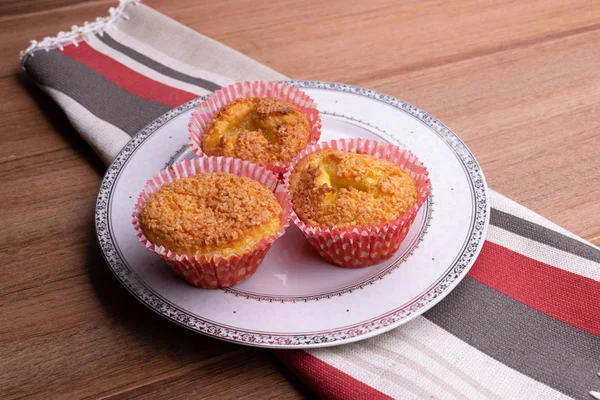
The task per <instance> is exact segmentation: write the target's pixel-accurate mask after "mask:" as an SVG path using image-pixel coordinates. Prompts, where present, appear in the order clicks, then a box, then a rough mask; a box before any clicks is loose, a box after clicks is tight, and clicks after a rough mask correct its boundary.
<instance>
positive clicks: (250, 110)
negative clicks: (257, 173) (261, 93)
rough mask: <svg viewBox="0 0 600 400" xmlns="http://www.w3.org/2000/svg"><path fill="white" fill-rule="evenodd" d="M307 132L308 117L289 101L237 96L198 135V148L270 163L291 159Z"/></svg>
mask: <svg viewBox="0 0 600 400" xmlns="http://www.w3.org/2000/svg"><path fill="white" fill-rule="evenodd" d="M310 135H311V126H310V123H309V122H308V118H306V115H304V114H303V113H302V112H301V111H300V110H298V109H297V108H296V107H295V106H293V105H291V104H289V103H286V102H283V101H280V100H277V99H273V98H270V97H253V98H249V99H237V100H235V101H233V102H231V103H229V104H227V105H225V106H224V107H223V108H222V109H221V110H220V111H219V112H218V113H217V114H216V115H215V117H214V118H213V120H212V122H211V123H210V125H209V126H208V128H207V131H206V134H204V135H203V136H202V150H203V151H204V152H205V153H206V154H208V155H211V156H228V157H237V158H242V159H244V160H248V161H252V162H257V163H262V164H271V165H272V164H277V163H279V162H285V161H290V160H291V159H292V158H294V157H295V156H296V155H297V154H298V153H299V152H300V151H301V150H302V149H304V148H305V147H306V145H307V144H308V141H309V139H310Z"/></svg>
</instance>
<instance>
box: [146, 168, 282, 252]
mask: <svg viewBox="0 0 600 400" xmlns="http://www.w3.org/2000/svg"><path fill="white" fill-rule="evenodd" d="M280 213H281V206H280V205H279V203H278V202H277V199H276V198H275V196H274V195H273V193H272V192H271V191H270V190H269V189H268V188H267V187H265V186H263V185H261V184H260V183H259V182H258V181H255V180H254V179H250V178H247V177H243V176H237V175H233V174H229V173H225V172H213V173H204V174H198V175H195V176H192V177H187V178H183V179H178V180H176V181H174V182H172V183H169V184H166V185H164V186H163V187H162V188H160V190H158V191H157V192H155V193H154V194H152V196H151V197H150V198H149V199H148V200H147V201H146V204H145V205H144V207H143V209H142V220H141V226H142V230H143V231H144V234H145V235H146V237H147V238H148V239H149V240H150V241H151V242H152V243H154V244H157V245H162V246H164V247H166V248H167V249H169V250H171V251H173V252H176V253H178V254H190V255H191V254H197V255H199V254H219V255H224V256H227V255H230V254H233V253H237V254H241V253H243V252H245V251H246V250H247V249H249V248H251V247H252V246H254V245H255V244H256V243H257V242H259V241H260V240H261V239H263V238H267V237H269V236H270V235H272V234H273V233H275V232H277V231H278V230H279V228H280V227H281V222H280V219H279V215H280Z"/></svg>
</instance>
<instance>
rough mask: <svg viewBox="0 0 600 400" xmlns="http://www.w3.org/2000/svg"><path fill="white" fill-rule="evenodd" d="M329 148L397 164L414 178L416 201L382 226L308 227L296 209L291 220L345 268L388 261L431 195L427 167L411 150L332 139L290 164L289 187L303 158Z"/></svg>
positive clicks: (326, 255)
mask: <svg viewBox="0 0 600 400" xmlns="http://www.w3.org/2000/svg"><path fill="white" fill-rule="evenodd" d="M329 148H333V149H338V150H344V151H350V152H355V153H360V154H369V155H372V156H375V157H377V158H381V159H384V160H388V161H390V162H392V163H394V164H396V165H397V166H399V167H400V168H402V169H403V170H404V171H406V172H407V173H409V174H410V176H412V177H413V179H414V180H415V182H416V186H417V201H416V203H415V204H414V205H413V206H411V207H410V208H409V209H408V210H407V211H406V212H405V213H404V214H403V215H402V216H401V217H400V218H398V219H396V220H394V221H391V222H388V223H385V224H379V225H377V224H373V225H371V226H363V227H345V228H344V227H341V228H336V227H334V228H328V227H319V226H309V225H307V224H305V223H304V222H302V220H300V218H299V217H298V215H297V214H296V212H295V211H294V210H293V208H292V220H293V221H294V223H295V224H296V225H297V226H298V228H300V230H301V231H302V232H303V233H304V236H306V239H307V240H308V242H309V243H310V244H311V246H312V247H313V248H314V249H315V251H316V252H317V253H319V255H320V256H321V257H322V258H323V259H324V260H326V261H327V262H329V263H332V264H335V265H338V266H340V267H346V268H360V267H366V266H369V265H372V264H377V263H380V262H382V261H385V260H387V259H388V258H390V257H391V256H393V255H394V253H396V251H397V250H398V248H399V247H400V244H401V243H402V241H403V240H404V238H405V237H406V235H407V234H408V231H409V230H410V227H411V226H412V224H413V222H414V220H415V217H416V215H417V212H418V211H419V209H420V208H421V206H422V205H423V204H424V203H425V201H426V200H427V198H428V197H429V194H430V181H429V173H428V172H427V168H425V166H424V165H423V163H421V162H420V161H419V160H418V159H417V157H415V156H414V155H413V154H412V153H411V152H410V151H408V150H406V149H403V148H400V147H398V146H394V145H392V144H388V143H380V142H377V141H374V140H367V139H362V138H358V139H339V140H332V141H329V142H323V143H319V144H316V145H313V146H310V147H307V148H306V149H305V150H303V151H302V152H301V153H300V154H299V155H298V157H296V158H295V159H294V160H293V161H292V163H290V165H289V170H288V172H287V173H286V174H285V175H284V182H285V187H286V189H287V190H288V191H289V184H290V183H289V178H290V175H291V174H292V172H293V170H294V167H295V166H296V164H297V163H298V162H299V161H300V160H301V159H303V158H304V157H305V156H306V155H308V154H310V153H314V152H316V151H319V150H324V149H329Z"/></svg>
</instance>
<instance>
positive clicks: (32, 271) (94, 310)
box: [0, 0, 600, 399]
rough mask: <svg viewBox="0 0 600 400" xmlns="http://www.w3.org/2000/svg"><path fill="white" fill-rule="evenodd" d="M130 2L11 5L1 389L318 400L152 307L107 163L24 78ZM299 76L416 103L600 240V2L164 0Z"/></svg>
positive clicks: (3, 45) (542, 205) (3, 70)
mask: <svg viewBox="0 0 600 400" xmlns="http://www.w3.org/2000/svg"><path fill="white" fill-rule="evenodd" d="M114 3H115V2H114V1H112V0H111V1H105V0H100V1H98V0H90V1H84V2H81V1H76V0H58V1H50V0H41V1H34V0H23V1H20V2H16V1H10V0H8V1H0V35H1V36H0V39H1V40H0V55H1V57H0V135H1V138H2V142H1V145H0V177H1V184H0V249H1V250H0V265H1V268H2V275H1V278H0V398H3V399H6V398H20V397H25V396H28V397H31V398H69V399H71V398H111V399H112V398H130V397H142V398H147V397H148V396H149V394H152V398H158V397H165V398H190V397H193V398H231V397H247V398H261V399H262V398H278V399H281V398H289V399H295V398H301V397H303V396H310V393H309V391H308V390H307V389H306V388H304V387H303V386H302V385H301V384H300V383H298V382H297V381H296V380H295V379H294V378H293V377H292V376H291V375H290V374H289V373H288V372H286V371H285V370H284V369H283V368H282V367H281V366H280V365H278V363H277V362H276V360H275V359H274V357H273V356H272V355H271V354H270V353H269V352H267V351H263V350H257V349H252V348H247V347H240V346H236V345H233V344H228V343H223V342H219V341H216V340H212V339H209V338H206V337H203V336H201V335H197V334H194V333H192V332H189V331H187V330H185V329H183V328H179V327H177V326H175V325H174V324H171V323H169V322H167V321H165V320H163V319H162V318H161V317H159V316H157V315H155V314H154V313H152V312H151V311H149V310H147V309H146V308H145V307H144V306H142V305H141V304H140V303H138V302H137V300H135V299H134V298H133V297H132V296H130V295H129V294H128V293H127V292H126V291H125V290H124V289H123V288H122V287H121V285H120V284H119V283H118V282H117V281H116V279H114V278H113V276H112V275H111V273H110V272H109V269H108V268H107V267H106V265H105V264H104V261H103V260H102V256H101V254H100V252H99V249H98V246H97V245H96V241H95V237H94V227H93V214H94V202H95V198H96V194H97V190H98V185H99V182H100V179H101V178H102V174H103V170H104V166H103V165H102V164H101V163H100V161H99V159H98V158H97V157H96V156H95V155H94V154H93V153H92V152H91V150H90V149H89V148H88V147H87V146H86V144H84V143H83V141H82V140H81V139H80V138H79V137H78V136H77V134H76V133H75V131H74V130H73V128H72V127H71V126H70V125H69V123H68V122H67V120H66V119H65V117H64V115H63V114H62V113H61V111H60V109H59V108H58V107H57V106H56V105H55V104H53V103H52V101H51V100H50V99H49V98H48V97H46V96H45V95H44V94H43V93H42V92H41V91H40V90H39V89H37V88H36V87H35V86H33V85H32V84H31V83H30V82H28V81H27V80H26V79H25V78H24V77H23V75H22V73H21V72H20V69H19V64H18V57H17V56H18V51H19V50H21V49H23V48H25V47H26V46H27V44H28V40H29V39H41V38H42V37H44V36H47V35H53V34H55V33H56V32H58V31H60V30H68V29H69V27H70V26H71V25H73V24H81V22H82V21H84V20H92V19H93V18H95V17H96V16H99V15H106V14H107V8H108V7H109V6H113V5H114ZM147 3H148V4H149V5H150V6H152V7H154V8H156V9H158V10H160V11H162V12H163V13H165V14H167V15H169V16H170V17H172V18H174V19H176V20H179V21H181V22H182V23H184V24H186V25H188V26H190V27H192V28H194V29H196V30H198V31H200V32H202V33H204V34H206V35H208V36H210V37H213V38H214V39H216V40H219V41H221V42H223V43H225V44H227V45H229V46H231V47H233V48H235V49H237V50H239V51H241V52H243V53H246V54H248V55H249V56H251V57H253V58H255V59H257V60H258V61H260V62H263V63H265V64H267V65H269V66H271V67H272V68H274V69H275V70H278V71H280V72H282V73H284V74H286V75H288V76H291V77H295V78H308V79H320V80H331V81H340V82H346V83H350V84H355V85H360V86H365V87H369V88H373V89H376V90H380V91H383V92H386V93H389V94H391V95H394V96H397V97H400V98H402V99H404V100H406V101H408V102H410V103H413V104H415V105H417V106H419V107H421V108H423V109H425V110H428V111H429V112H431V113H432V114H433V115H435V116H437V117H438V118H440V119H441V120H442V121H444V122H445V123H446V124H447V125H449V126H450V127H451V128H452V129H453V130H454V131H455V132H456V133H458V135H459V136H461V137H462V138H463V139H464V140H465V142H466V143H467V145H468V146H469V147H470V148H471V150H472V151H473V152H474V153H475V155H476V156H477V157H478V159H479V161H480V163H481V165H482V166H483V169H484V171H485V174H486V177H487V179H488V182H489V185H490V187H492V188H493V189H495V190H497V191H499V192H500V193H503V194H504V195H506V196H508V197H510V198H512V199H514V200H516V201H518V202H520V203H522V204H524V205H525V206H527V207H530V208H531V209H533V210H535V211H537V212H538V213H540V214H542V215H543V216H545V217H547V218H549V219H550V220H552V221H554V222H556V223H558V224H560V225H562V226H563V227H565V228H567V229H569V230H571V231H573V232H574V233H576V234H578V235H580V236H582V237H584V238H586V239H588V240H590V241H591V242H593V243H595V244H600V161H599V154H600V51H599V49H600V22H598V21H600V3H598V2H597V1H592V0H570V1H564V0H544V1H504V0H485V1H484V0H480V1H475V0H463V1H452V2H450V1H442V0H437V1H435V0H430V1H421V0H412V1H402V2H398V1H396V0H369V1H353V2H347V1H342V0H330V1H328V2H322V1H311V2H306V3H305V2H299V1H295V0H283V1H278V2H264V3H263V2H257V1H255V0H232V1H223V2H220V1H197V0H180V1H177V2H173V1H167V0H148V1H147Z"/></svg>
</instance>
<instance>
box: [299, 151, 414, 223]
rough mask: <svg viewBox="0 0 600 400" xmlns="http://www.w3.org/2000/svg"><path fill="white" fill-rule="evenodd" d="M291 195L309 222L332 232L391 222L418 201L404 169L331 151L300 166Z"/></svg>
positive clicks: (368, 157) (309, 157)
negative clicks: (344, 228)
mask: <svg viewBox="0 0 600 400" xmlns="http://www.w3.org/2000/svg"><path fill="white" fill-rule="evenodd" d="M290 193H291V195H292V204H293V207H294V211H295V212H296V214H297V215H298V217H299V218H300V219H301V220H302V221H303V222H304V223H305V224H307V225H311V226H326V227H329V228H333V227H338V228H341V227H359V228H360V227H363V226H367V227H368V226H371V225H374V224H383V223H386V222H390V221H393V220H395V219H398V218H400V217H401V216H402V215H403V214H404V213H405V212H406V211H407V210H408V209H409V208H410V207H411V206H412V205H413V204H415V203H416V202H417V186H416V183H415V180H414V179H413V178H412V177H411V176H410V175H409V174H408V173H407V172H405V171H403V170H402V169H401V168H400V167H399V166H397V165H395V164H393V163H392V162H390V161H387V160H384V159H380V158H377V157H374V156H371V155H368V154H358V153H353V152H347V151H343V150H337V149H331V148H329V149H324V150H320V151H316V152H314V153H311V154H309V155H307V156H306V157H304V158H303V159H302V160H301V161H300V162H299V163H298V164H296V166H295V168H294V171H293V172H292V174H291V176H290Z"/></svg>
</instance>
